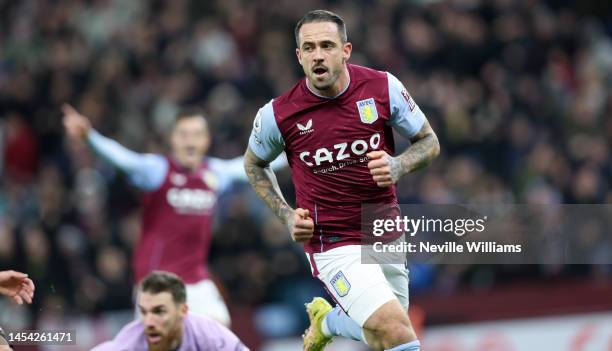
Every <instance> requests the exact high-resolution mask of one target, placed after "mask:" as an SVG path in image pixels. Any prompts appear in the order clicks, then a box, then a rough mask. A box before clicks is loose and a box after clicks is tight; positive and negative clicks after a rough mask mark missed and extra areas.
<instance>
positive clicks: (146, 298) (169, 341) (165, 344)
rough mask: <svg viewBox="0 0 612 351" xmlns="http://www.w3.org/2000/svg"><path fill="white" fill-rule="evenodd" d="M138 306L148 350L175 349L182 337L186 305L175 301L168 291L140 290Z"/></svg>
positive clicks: (166, 350)
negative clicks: (149, 291) (155, 292)
mask: <svg viewBox="0 0 612 351" xmlns="http://www.w3.org/2000/svg"><path fill="white" fill-rule="evenodd" d="M138 308H139V309H140V313H141V317H140V318H141V321H142V323H143V325H144V328H145V335H146V338H147V345H148V346H149V348H148V349H149V351H171V350H174V349H177V348H178V347H179V346H180V344H181V340H182V337H183V320H184V319H185V316H186V315H187V305H186V304H184V303H176V302H174V299H173V298H172V294H171V293H170V292H166V291H164V292H161V293H158V294H151V293H148V292H142V291H141V292H140V294H139V298H138Z"/></svg>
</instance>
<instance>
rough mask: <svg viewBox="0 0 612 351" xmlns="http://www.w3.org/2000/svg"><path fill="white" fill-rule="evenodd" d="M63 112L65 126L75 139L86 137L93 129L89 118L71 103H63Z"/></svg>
mask: <svg viewBox="0 0 612 351" xmlns="http://www.w3.org/2000/svg"><path fill="white" fill-rule="evenodd" d="M62 112H64V119H63V121H64V128H65V129H66V133H67V134H68V136H69V137H71V138H75V139H85V138H86V137H87V134H88V133H89V130H90V129H91V123H89V119H87V117H85V116H83V115H82V114H80V113H79V112H78V111H77V110H75V109H74V107H72V106H70V105H69V104H64V105H62Z"/></svg>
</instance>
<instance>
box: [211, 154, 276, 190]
mask: <svg viewBox="0 0 612 351" xmlns="http://www.w3.org/2000/svg"><path fill="white" fill-rule="evenodd" d="M208 160H209V165H210V168H211V170H212V171H213V172H215V174H217V175H218V177H219V192H223V191H225V190H226V189H228V188H229V187H230V186H231V184H232V183H234V182H246V181H248V178H247V175H246V173H245V172H244V156H240V157H235V158H232V159H227V160H226V159H221V158H216V157H210V158H209V159H208ZM285 167H287V156H286V155H285V154H284V153H282V154H280V155H279V156H278V157H277V158H276V159H275V160H274V161H272V162H270V168H272V170H273V171H277V170H280V169H283V168H285Z"/></svg>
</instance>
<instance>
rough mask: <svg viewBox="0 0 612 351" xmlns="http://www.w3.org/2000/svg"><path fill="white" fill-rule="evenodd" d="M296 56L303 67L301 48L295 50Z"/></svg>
mask: <svg viewBox="0 0 612 351" xmlns="http://www.w3.org/2000/svg"><path fill="white" fill-rule="evenodd" d="M295 56H296V57H297V60H298V62H299V63H300V65H301V64H302V53H301V52H300V49H299V48H295Z"/></svg>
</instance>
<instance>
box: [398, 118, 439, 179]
mask: <svg viewBox="0 0 612 351" xmlns="http://www.w3.org/2000/svg"><path fill="white" fill-rule="evenodd" d="M411 141H412V145H411V146H410V147H409V148H408V149H407V150H406V151H404V152H403V153H402V154H400V155H398V156H397V157H391V160H390V162H389V165H390V167H391V176H392V178H393V179H398V178H399V177H400V176H401V175H403V174H406V173H410V172H413V171H416V170H418V169H421V168H423V167H425V166H427V165H428V164H430V163H431V161H433V160H434V159H435V158H436V157H437V156H438V155H439V154H440V144H439V143H438V137H437V136H436V133H434V131H433V130H432V129H431V126H430V125H429V122H427V121H426V122H425V124H423V127H422V128H421V130H420V131H419V133H418V134H417V135H415V136H414V137H413V138H412V140H411Z"/></svg>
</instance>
